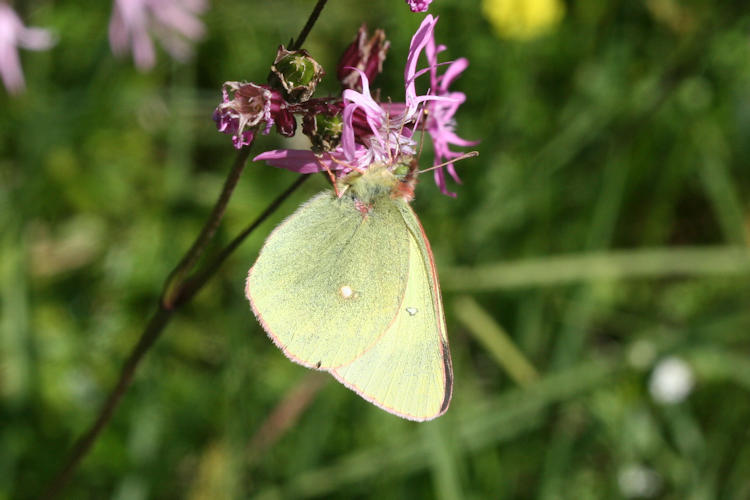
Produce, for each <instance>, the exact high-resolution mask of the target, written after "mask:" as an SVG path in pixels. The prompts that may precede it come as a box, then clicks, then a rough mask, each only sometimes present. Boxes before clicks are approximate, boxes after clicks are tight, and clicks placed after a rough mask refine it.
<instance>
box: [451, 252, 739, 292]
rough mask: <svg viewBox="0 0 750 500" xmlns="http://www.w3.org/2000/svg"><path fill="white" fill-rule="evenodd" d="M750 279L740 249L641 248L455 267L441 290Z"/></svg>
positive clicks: (456, 290) (489, 289) (468, 290)
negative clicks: (677, 279) (739, 276)
mask: <svg viewBox="0 0 750 500" xmlns="http://www.w3.org/2000/svg"><path fill="white" fill-rule="evenodd" d="M737 274H742V275H745V274H750V252H748V250H747V249H746V248H743V247H736V246H703V247H672V248H641V249H637V250H619V251H617V250H616V251H611V252H591V253H583V254H574V255H559V256H550V257H539V258H533V259H524V260H518V261H515V262H507V263H497V264H483V265H480V266H474V267H453V268H447V269H445V270H441V272H440V285H441V287H442V288H443V289H444V290H449V291H452V292H479V291H495V290H503V289H512V288H524V287H540V286H559V285H567V284H575V283H580V282H589V281H613V280H622V279H636V278H651V279H654V278H672V277H686V278H693V277H707V276H725V275H737Z"/></svg>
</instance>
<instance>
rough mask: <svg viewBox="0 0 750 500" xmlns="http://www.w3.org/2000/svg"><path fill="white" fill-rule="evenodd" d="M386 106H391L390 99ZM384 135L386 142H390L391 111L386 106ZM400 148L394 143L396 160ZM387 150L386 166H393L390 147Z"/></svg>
mask: <svg viewBox="0 0 750 500" xmlns="http://www.w3.org/2000/svg"><path fill="white" fill-rule="evenodd" d="M388 104H389V105H390V104H393V103H392V102H391V98H390V97H389V98H388ZM385 133H386V137H387V138H388V140H390V137H391V111H390V106H388V109H386V110H385ZM400 147H401V145H400V144H398V143H396V158H398V155H399V154H400V152H399V148H400ZM387 149H388V164H389V165H393V154H392V153H391V148H390V145H389V147H388V148H387Z"/></svg>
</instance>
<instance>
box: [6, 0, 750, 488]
mask: <svg viewBox="0 0 750 500" xmlns="http://www.w3.org/2000/svg"><path fill="white" fill-rule="evenodd" d="M16 4H17V5H16V6H17V8H18V9H19V11H20V12H21V13H22V15H23V16H24V18H25V20H27V22H28V23H29V24H32V25H39V26H48V27H51V28H53V29H54V30H55V31H56V32H57V33H58V35H59V37H60V38H59V43H58V44H57V46H56V47H55V48H54V49H52V50H50V51H47V52H34V53H29V52H26V53H24V54H23V64H24V69H25V72H26V77H27V80H28V84H29V88H28V90H27V92H26V93H25V94H23V95H21V96H18V97H13V98H11V97H9V96H7V95H6V94H4V93H0V499H5V498H7V499H10V498H14V499H23V498H34V497H35V496H36V495H38V494H39V493H40V491H41V489H42V485H43V484H44V482H45V481H46V480H48V479H49V478H50V477H51V476H52V475H53V474H54V472H55V471H56V469H57V468H58V467H59V466H60V464H61V463H62V460H63V458H64V456H65V453H66V452H67V450H68V449H69V447H70V446H71V444H72V442H73V440H74V439H75V437H77V436H78V435H79V434H80V433H81V432H82V431H83V430H84V429H85V428H86V427H87V426H88V425H89V424H90V422H91V421H92V420H93V418H94V415H95V413H96V411H97V409H98V407H99V405H100V404H101V402H102V401H103V399H104V398H105V396H106V394H107V392H108V391H109V390H110V388H111V387H112V386H113V384H114V382H115V381H116V379H117V376H118V374H119V369H120V366H121V363H122V361H123V359H124V358H125V357H126V356H127V353H128V352H129V350H130V349H131V347H132V346H133V344H134V343H135V341H136V340H137V338H138V335H139V332H140V329H141V328H142V326H143V325H144V323H145V320H146V318H147V317H148V315H149V314H150V313H151V312H152V310H153V307H154V305H153V304H154V303H155V300H156V299H157V297H158V295H159V293H160V291H161V285H162V283H163V279H164V277H165V276H166V274H167V273H168V271H169V270H170V269H171V268H172V267H173V266H174V264H175V263H176V262H177V260H178V259H179V257H180V256H181V255H182V253H183V252H184V251H185V250H186V249H187V248H188V246H189V245H190V243H191V242H192V239H193V238H194V236H195V235H196V234H197V232H198V230H199V228H200V227H201V224H202V222H203V220H204V219H205V217H206V215H207V213H208V211H209V209H210V207H211V205H212V204H213V202H214V200H215V198H216V196H217V194H218V192H219V190H220V187H221V184H222V182H223V179H224V177H225V175H226V173H227V171H228V169H229V166H230V164H231V161H232V158H233V156H234V152H233V151H232V149H231V147H230V143H229V139H228V137H226V136H222V135H220V134H218V133H216V131H215V127H214V124H213V122H212V121H211V118H210V117H211V112H212V110H213V108H214V106H215V105H216V103H217V101H218V99H219V88H220V85H221V83H222V82H223V81H225V80H260V81H262V80H264V79H265V76H266V74H267V72H268V70H267V68H268V65H269V64H270V62H271V61H272V59H273V56H274V54H275V50H276V47H277V45H278V44H279V43H283V42H286V41H288V40H289V38H290V37H292V36H295V35H296V33H297V32H298V31H299V29H300V28H301V26H302V24H303V23H304V20H305V19H306V16H307V14H308V12H309V10H310V9H311V8H312V4H313V2H312V1H310V0H275V1H273V2H267V1H247V0H222V1H221V2H219V1H216V2H213V4H212V6H211V8H210V10H209V11H208V12H207V14H206V15H205V16H204V20H205V22H206V25H207V36H206V38H205V39H204V40H203V41H202V42H201V43H200V44H198V45H197V47H196V49H197V52H196V57H195V58H194V59H193V60H192V61H191V62H189V63H188V64H178V63H175V62H171V61H169V59H168V58H167V57H166V55H165V54H163V53H161V54H160V59H159V64H158V66H157V67H156V68H155V69H154V70H153V71H151V72H149V73H139V72H138V71H136V70H135V69H134V68H133V66H132V63H131V61H129V60H117V59H114V58H113V57H112V56H111V53H110V50H109V46H108V42H107V31H106V29H107V22H108V17H109V14H110V5H109V2H91V1H83V0H81V1H73V0H62V1H56V2H50V1H47V0H33V1H29V2H16ZM20 4H23V5H20ZM431 12H432V13H434V14H438V15H440V16H441V19H440V22H439V23H438V26H437V32H436V33H437V39H438V41H439V42H442V43H445V44H447V46H448V50H447V51H446V53H445V54H446V56H445V57H447V58H451V59H452V58H456V57H461V56H465V57H467V58H468V59H469V60H470V62H471V66H470V67H469V69H468V70H467V71H466V72H465V74H464V75H463V76H462V77H461V78H460V79H459V80H458V81H457V82H456V84H455V85H454V87H455V88H457V89H459V90H462V91H464V92H465V93H466V94H467V97H468V99H467V102H466V104H465V105H464V106H463V107H462V109H461V112H460V113H459V115H458V131H459V133H460V134H461V135H462V136H463V137H467V138H471V139H475V138H476V139H481V141H482V143H481V145H480V146H479V147H478V149H479V150H480V152H481V156H480V157H479V158H478V159H472V160H468V161H466V162H464V163H463V164H461V165H460V168H459V170H460V174H461V177H462V178H463V180H464V184H463V185H461V186H454V189H453V190H455V191H457V193H458V197H457V198H455V199H453V198H449V197H446V196H442V195H441V194H440V193H439V191H438V189H437V188H436V187H435V185H434V184H433V183H432V182H431V180H429V179H425V180H423V182H422V183H421V184H420V186H419V190H418V192H417V199H416V200H415V202H414V206H415V209H416V211H417V212H418V213H419V214H420V217H421V218H422V221H423V224H424V226H425V230H426V232H427V234H428V235H429V237H430V240H431V242H432V245H433V250H434V253H435V257H436V260H437V264H438V270H439V272H440V275H441V278H442V279H441V283H442V287H443V292H444V301H445V305H446V314H447V322H448V330H449V336H450V341H451V350H452V353H453V360H454V368H455V372H456V373H455V376H456V379H455V395H454V398H453V403H452V406H451V409H450V411H449V412H448V413H447V414H446V415H445V416H443V417H441V418H440V419H438V420H436V421H433V422H430V423H424V424H416V423H413V422H407V421H404V420H401V419H398V418H396V417H393V416H391V415H389V414H387V413H385V412H383V411H381V410H379V409H377V408H375V407H374V406H372V405H370V404H367V403H366V402H364V401H363V400H361V399H360V398H358V397H356V396H355V395H354V394H353V393H351V392H350V391H348V390H347V389H345V388H344V387H342V386H341V385H339V384H336V383H335V382H332V381H331V379H330V377H327V376H325V375H321V374H316V373H313V372H310V371H308V370H305V369H304V368H302V367H300V366H297V365H295V364H293V363H290V362H289V361H288V360H287V359H286V358H284V357H283V356H282V355H281V353H280V352H279V351H278V349H276V348H275V347H274V346H273V345H272V343H271V342H270V341H269V340H268V339H267V337H266V336H265V334H264V333H263V332H262V330H261V329H260V327H259V326H258V324H257V322H256V321H255V319H254V317H253V315H252V313H251V312H250V309H249V307H248V304H247V302H246V299H245V298H244V295H243V283H244V278H245V275H246V271H247V269H248V267H249V266H250V265H251V263H252V262H253V261H254V259H255V256H256V255H257V252H258V249H259V247H260V245H261V244H262V242H263V240H264V238H265V236H266V235H267V234H268V233H269V232H270V231H271V229H272V228H273V227H274V225H275V224H276V223H278V222H279V221H280V220H281V219H282V218H283V217H285V216H286V215H288V214H290V213H291V212H292V211H293V210H294V208H295V207H296V206H297V205H298V204H299V203H301V202H302V201H304V200H305V199H307V198H309V197H310V196H311V195H312V194H314V193H315V192H317V191H319V190H321V189H323V188H324V187H325V182H324V179H322V178H316V179H312V180H311V181H310V182H308V183H306V184H305V185H304V186H303V188H302V189H301V190H300V191H299V192H297V193H295V194H294V195H293V196H292V197H291V198H290V199H289V200H288V201H287V202H286V203H285V205H284V206H283V207H282V208H281V210H279V211H278V212H277V213H276V214H275V215H274V217H273V218H272V220H270V221H268V222H267V223H265V224H264V225H263V226H262V227H261V229H260V230H259V231H257V232H256V233H255V234H253V236H252V237H251V238H250V239H249V240H248V241H247V242H246V243H245V244H244V245H243V246H242V247H241V248H240V249H239V250H238V251H237V252H236V253H235V255H234V256H233V257H232V258H231V259H230V260H229V261H228V262H227V263H226V264H225V265H224V266H223V267H222V269H221V271H220V273H219V275H218V276H216V277H215V278H214V279H213V280H212V281H211V282H210V284H209V285H208V286H207V288H206V289H205V290H204V291H203V292H201V293H200V294H199V295H198V296H197V297H196V299H195V300H194V302H193V303H192V304H190V305H189V306H188V307H186V308H185V309H184V310H183V311H182V312H181V313H179V314H178V315H177V316H176V317H175V318H174V321H173V322H172V324H171V325H170V326H169V327H168V329H167V331H166V332H165V334H164V336H163V338H161V339H160V341H159V342H158V343H157V345H156V346H155V348H154V349H153V350H152V351H151V352H150V353H149V354H148V356H147V359H146V360H145V362H144V363H143V364H142V366H141V367H140V369H139V371H138V373H137V376H136V380H135V382H134V384H133V386H132V387H131V389H130V390H129V392H128V394H127V395H126V397H125V399H124V400H123V403H122V405H121V407H120V408H119V410H118V412H117V414H116V415H115V417H114V419H113V421H112V423H111V425H110V426H109V427H108V428H107V429H106V430H105V431H104V433H103V434H102V436H101V439H100V440H99V442H98V443H97V445H96V447H95V448H94V450H93V452H92V453H91V455H90V456H89V457H88V458H87V459H86V460H85V462H84V463H83V465H82V467H81V468H80V470H79V471H78V473H77V474H76V476H75V477H74V480H73V482H72V483H71V485H70V486H69V488H68V490H67V497H69V498H115V499H117V500H126V499H127V500H131V499H132V500H136V499H142V498H191V499H202V498H244V497H258V498H264V499H273V498H305V497H321V498H322V497H326V498H352V497H355V498H366V497H376V498H383V497H387V498H440V499H446V500H447V499H457V498H520V499H525V498H538V499H545V500H547V499H549V500H552V499H587V498H592V499H598V498H623V497H652V498H665V499H694V500H699V499H701V500H702V499H706V500H708V499H713V498H720V499H731V500H741V499H748V498H750V479H748V478H749V477H750V474H749V471H750V447H747V446H743V444H744V443H745V442H746V441H747V440H748V438H750V436H749V435H748V425H747V422H748V421H750V398H749V396H750V393H749V390H750V358H749V357H748V354H750V312H749V311H748V304H750V282H748V276H749V275H750V254H748V252H747V249H746V247H747V240H748V230H749V229H750V219H749V218H748V217H749V215H750V214H749V213H748V199H750V170H749V169H748V168H747V165H748V163H749V160H750V141H749V140H748V138H750V15H749V14H748V10H747V6H746V5H745V2H740V1H726V2H709V1H706V0H685V1H677V0H580V1H577V2H568V3H567V9H566V13H565V16H564V17H563V19H562V20H561V22H560V23H559V24H558V25H555V26H553V27H552V28H551V29H550V31H549V32H548V33H546V34H545V35H543V36H540V37H538V38H535V39H531V40H512V39H504V38H502V37H500V36H498V35H497V32H496V31H495V30H493V27H492V26H491V25H490V24H489V22H488V21H487V19H485V17H483V15H482V10H481V6H480V4H479V2H477V1H474V0H435V2H434V4H433V6H432V8H431ZM421 19H422V16H420V15H416V14H411V13H409V12H408V9H407V8H406V7H405V5H404V4H403V2H402V1H400V0H378V1H376V2H351V1H346V0H330V2H329V5H328V6H327V7H326V9H325V11H324V12H323V15H322V17H321V19H320V21H319V22H318V24H317V25H316V27H315V29H314V30H313V32H312V34H311V36H310V38H309V40H308V43H307V44H306V48H307V49H308V50H309V51H310V52H311V53H312V54H313V55H314V56H315V57H316V58H318V60H319V61H320V62H321V63H322V64H323V66H324V67H326V68H328V73H329V74H330V75H331V76H329V77H327V78H326V79H325V80H324V82H323V84H322V88H321V89H320V91H319V95H325V94H326V93H335V92H337V83H336V82H335V79H334V78H333V76H332V75H334V74H335V71H334V69H333V68H334V67H335V64H336V61H337V58H338V56H339V55H340V53H341V52H342V51H343V49H344V47H345V46H346V45H347V44H348V43H349V41H350V40H351V38H352V37H353V35H354V33H355V32H356V29H357V28H358V26H359V25H360V23H362V22H366V23H367V24H368V25H369V26H370V27H382V28H384V29H385V30H386V33H387V35H388V38H389V39H390V40H391V42H392V48H391V51H390V54H389V57H388V60H387V61H386V66H385V72H384V74H383V75H381V76H380V77H379V78H378V80H376V84H377V85H378V86H380V87H382V89H383V95H391V96H393V98H394V99H396V100H397V99H399V98H400V97H401V96H402V95H403V77H402V71H403V63H404V61H405V55H406V53H407V49H408V42H409V39H410V37H411V35H412V33H413V32H414V30H415V29H416V27H417V26H418V25H419V23H420V21H421ZM518 22H522V20H520V18H519V21H518ZM282 145H286V146H288V145H289V142H283V141H282V140H281V139H280V138H277V137H276V136H268V137H263V138H262V139H261V140H259V141H258V142H257V143H256V147H257V149H256V151H258V152H259V151H262V150H264V149H268V148H274V147H279V146H282ZM425 156H427V157H429V156H430V152H429V150H428V151H427V152H426V154H425ZM428 161H429V160H428V159H424V160H423V162H424V163H427V162H428ZM294 178H295V175H294V174H292V173H289V172H286V171H282V170H277V169H273V168H270V167H267V166H264V165H260V164H259V165H251V166H249V167H248V168H247V170H246V172H245V173H244V175H243V178H242V179H241V181H240V184H239V186H238V188H237V191H236V193H235V195H234V197H233V199H232V201H231V203H230V206H229V210H228V213H227V216H226V219H225V221H224V224H223V225H222V227H221V229H220V230H219V236H218V240H219V243H226V242H228V240H229V239H230V238H231V237H232V236H233V235H234V234H235V233H236V232H238V231H239V230H240V229H241V228H243V227H244V226H245V225H246V224H247V223H248V222H249V221H250V220H252V219H253V218H254V217H255V216H256V215H257V214H258V213H259V212H260V211H261V210H263V208H265V206H266V205H267V204H268V203H269V202H270V200H271V199H273V197H275V196H276V194H277V193H279V192H280V191H281V190H283V189H284V188H285V187H286V186H288V185H289V184H291V182H293V180H294ZM216 248H218V244H217V245H216V247H214V248H213V250H215V249H216ZM668 356H677V357H679V358H681V359H683V360H685V361H686V362H687V363H688V365H689V366H690V368H691V370H692V373H693V376H694V379H695V387H694V390H693V391H692V392H691V394H690V395H689V397H688V398H687V399H686V400H684V401H682V402H679V403H676V404H661V403H659V402H658V401H655V400H654V398H653V397H652V395H651V393H650V392H649V377H650V376H651V373H652V371H653V368H654V366H655V365H656V364H657V363H658V362H659V360H660V359H663V358H664V357H668ZM295 404H296V405H297V406H299V408H297V409H295ZM295 414H296V417H295Z"/></svg>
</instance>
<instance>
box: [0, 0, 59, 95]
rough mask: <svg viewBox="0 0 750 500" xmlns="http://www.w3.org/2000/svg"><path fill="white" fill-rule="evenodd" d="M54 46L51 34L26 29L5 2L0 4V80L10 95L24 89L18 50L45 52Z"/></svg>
mask: <svg viewBox="0 0 750 500" xmlns="http://www.w3.org/2000/svg"><path fill="white" fill-rule="evenodd" d="M52 45H54V37H53V36H52V34H51V33H50V32H49V31H47V30H45V29H42V28H28V27H26V26H24V24H23V21H21V18H20V17H18V14H16V12H15V11H14V10H13V9H12V8H11V6H10V5H8V4H6V3H5V2H0V78H1V79H2V80H3V85H5V88H6V89H7V90H8V92H10V93H11V94H17V93H19V92H21V91H22V90H23V89H24V88H25V87H26V82H25V80H24V77H23V70H22V69H21V61H20V59H19V57H18V49H19V48H22V49H27V50H45V49H48V48H50V47H52Z"/></svg>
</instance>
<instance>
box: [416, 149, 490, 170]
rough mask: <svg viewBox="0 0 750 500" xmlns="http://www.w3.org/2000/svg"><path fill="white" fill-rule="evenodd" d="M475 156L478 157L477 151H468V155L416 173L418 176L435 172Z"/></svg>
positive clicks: (465, 154)
mask: <svg viewBox="0 0 750 500" xmlns="http://www.w3.org/2000/svg"><path fill="white" fill-rule="evenodd" d="M475 156H479V151H469V152H468V153H464V154H462V155H461V156H457V157H456V158H453V159H451V160H448V161H445V162H443V163H441V164H440V165H434V166H432V167H430V168H426V169H424V170H420V171H419V172H417V173H418V174H423V173H425V172H429V171H430V170H435V169H438V168H440V167H444V166H446V165H450V164H451V163H455V162H457V161H461V160H466V159H469V158H474V157H475Z"/></svg>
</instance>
